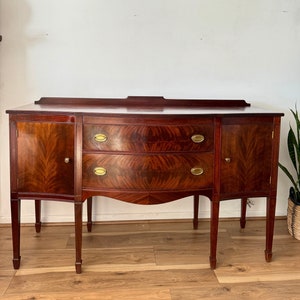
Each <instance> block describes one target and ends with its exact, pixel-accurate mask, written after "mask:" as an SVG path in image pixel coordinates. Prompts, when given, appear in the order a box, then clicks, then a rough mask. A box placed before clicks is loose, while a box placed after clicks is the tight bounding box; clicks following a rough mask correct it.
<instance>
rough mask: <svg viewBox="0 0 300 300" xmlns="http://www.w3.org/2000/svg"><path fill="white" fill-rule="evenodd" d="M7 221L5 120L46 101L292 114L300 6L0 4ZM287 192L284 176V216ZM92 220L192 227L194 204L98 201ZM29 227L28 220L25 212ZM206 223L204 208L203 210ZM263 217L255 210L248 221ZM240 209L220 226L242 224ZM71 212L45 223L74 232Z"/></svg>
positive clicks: (0, 189) (228, 209)
mask: <svg viewBox="0 0 300 300" xmlns="http://www.w3.org/2000/svg"><path fill="white" fill-rule="evenodd" d="M0 5H1V7H0V13H1V15H0V34H2V35H3V41H2V42H1V43H0V64H1V67H0V72H1V74H0V101H1V123H0V126H1V127H0V129H1V143H0V151H1V152H0V157H1V160H0V167H1V169H0V170H1V186H0V200H1V201H0V222H2V223H7V222H9V221H10V209H9V161H8V160H9V156H8V117H7V115H6V114H5V110H6V109H8V108H13V107H16V106H19V105H23V104H27V103H31V102H33V101H34V100H38V99H39V98H40V97H41V96H77V97H78V96H82V97H126V96H127V95H162V96H165V97H169V98H172V97H176V98H180V97H182V98H230V99H233V98H238V99H246V100H247V101H248V102H250V103H251V104H252V105H257V106H263V107H270V108H272V109H274V108H275V109H278V110H279V111H282V112H284V113H286V116H285V118H284V119H283V125H282V143H281V154H280V159H281V161H282V162H285V161H287V151H286V147H285V138H286V136H285V135H286V131H287V128H288V122H289V120H290V119H291V116H290V114H289V112H288V109H289V108H290V107H294V105H295V103H296V102H297V101H299V100H300V84H299V80H300V1H297V0H251V1H249V0H226V1H225V0H126V1H123V0H109V1H105V0H89V1H87V0H59V1H58V0H56V1H55V0H0ZM288 187H289V182H288V181H287V179H286V178H285V177H284V175H283V174H282V173H281V171H280V172H279V187H278V205H277V215H285V214H286V206H287V196H288ZM99 200H102V201H95V209H94V214H95V216H94V219H96V220H117V219H151V218H152V219H154V218H158V219H161V218H187V217H191V216H192V201H191V198H188V199H184V200H180V201H175V202H173V203H169V204H164V205H159V206H135V205H130V204H127V203H122V202H119V201H116V200H110V199H105V198H102V197H99ZM23 203H24V204H23V206H22V221H23V222H32V221H33V217H34V215H33V203H32V201H29V202H25V201H23ZM200 210H201V212H200V216H201V217H209V210H210V206H209V200H207V199H203V200H202V201H201V204H200ZM264 213H265V201H264V200H263V201H262V199H259V201H258V200H256V201H255V205H254V206H253V207H252V208H251V209H249V216H261V215H264ZM238 215H239V203H238V201H227V202H223V203H222V206H221V216H229V217H231V216H238ZM71 220H73V209H72V205H71V204H67V203H57V202H52V203H51V202H45V204H44V205H43V221H45V222H56V221H71Z"/></svg>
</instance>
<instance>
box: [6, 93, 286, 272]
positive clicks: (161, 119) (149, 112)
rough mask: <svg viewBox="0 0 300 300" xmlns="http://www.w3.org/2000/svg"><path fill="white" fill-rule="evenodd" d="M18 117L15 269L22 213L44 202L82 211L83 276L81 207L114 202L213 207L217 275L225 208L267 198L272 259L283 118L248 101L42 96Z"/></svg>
mask: <svg viewBox="0 0 300 300" xmlns="http://www.w3.org/2000/svg"><path fill="white" fill-rule="evenodd" d="M7 113H9V117H10V163H11V217H12V235H13V265H14V268H15V269H18V268H19V267H20V259H21V256H20V206H21V199H22V200H27V199H28V200H31V199H35V200H36V214H37V230H39V226H40V220H39V219H40V211H39V209H40V207H39V205H40V200H54V201H68V202H72V203H74V207H75V241H76V262H75V266H76V272H77V273H81V265H82V260H81V248H82V204H83V202H84V201H85V200H86V199H88V211H89V225H90V227H89V229H90V230H91V220H90V219H91V216H90V214H91V197H93V196H107V197H112V198H115V199H119V200H122V201H127V202H130V203H136V204H159V203H166V202H169V201H173V200H176V199H180V198H183V197H187V196H193V197H194V228H197V224H198V223H197V222H198V205H199V195H204V196H207V197H208V198H209V199H210V200H211V234H210V240H211V243H210V265H211V268H212V269H214V268H216V250H217V236H218V221H219V204H220V201H222V200H229V199H237V198H240V199H242V201H241V203H242V205H241V207H242V214H241V227H244V226H245V213H246V203H247V198H248V197H266V198H267V205H266V206H267V207H266V248H265V258H266V261H270V260H271V258H272V241H273V230H274V219H275V205H276V189H277V163H278V152H279V132H280V119H281V116H282V115H283V114H282V113H278V112H270V111H265V110H261V109H257V108H252V107H250V105H249V104H248V103H246V102H245V101H244V100H184V99H181V100H179V99H177V100H175V99H173V100H167V99H164V98H162V97H128V98H124V99H91V98H41V99H40V100H39V101H36V102H35V103H34V104H30V105H26V106H23V107H20V108H17V109H13V110H9V111H7Z"/></svg>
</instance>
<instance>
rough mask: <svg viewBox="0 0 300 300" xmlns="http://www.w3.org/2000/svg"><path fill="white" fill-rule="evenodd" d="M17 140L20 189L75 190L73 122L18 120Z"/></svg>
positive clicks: (58, 191) (34, 190)
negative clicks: (67, 161) (67, 159)
mask: <svg viewBox="0 0 300 300" xmlns="http://www.w3.org/2000/svg"><path fill="white" fill-rule="evenodd" d="M17 143H18V144H17V145H18V146H17V147H18V156H17V159H18V170H19V172H18V190H19V192H31V193H34V192H38V193H57V194H73V193H74V163H73V158H74V126H73V125H72V124H63V123H46V122H18V123H17ZM65 158H69V159H70V162H69V163H65Z"/></svg>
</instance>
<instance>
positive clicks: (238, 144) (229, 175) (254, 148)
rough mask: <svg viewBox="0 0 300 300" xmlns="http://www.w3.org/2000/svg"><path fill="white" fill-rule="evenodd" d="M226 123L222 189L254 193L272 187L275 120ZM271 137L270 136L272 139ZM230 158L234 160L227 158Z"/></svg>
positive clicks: (222, 157) (229, 192) (222, 155)
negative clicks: (251, 122)
mask: <svg viewBox="0 0 300 300" xmlns="http://www.w3.org/2000/svg"><path fill="white" fill-rule="evenodd" d="M256 121H257V124H242V125H235V124H234V125H223V126H222V153H221V159H222V161H221V192H222V193H223V194H237V193H241V192H242V193H245V194H248V197H250V195H251V194H255V193H257V192H263V191H267V190H268V189H269V188H270V176H271V168H272V157H271V155H270V153H272V130H273V123H272V120H271V122H269V123H261V124H259V120H256ZM268 137H269V138H268ZM226 158H229V159H230V162H227V161H226Z"/></svg>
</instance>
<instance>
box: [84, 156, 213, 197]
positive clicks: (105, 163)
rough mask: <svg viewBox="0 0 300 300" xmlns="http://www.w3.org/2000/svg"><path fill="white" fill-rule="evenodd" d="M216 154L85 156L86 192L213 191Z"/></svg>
mask: <svg viewBox="0 0 300 300" xmlns="http://www.w3.org/2000/svg"><path fill="white" fill-rule="evenodd" d="M212 182H213V154H212V153H202V154H195V153H194V154H187V155H183V154H165V155H155V154H150V155H143V154H135V155H129V154H128V155H126V154H84V155H83V188H84V189H121V190H141V189H147V190H172V191H176V190H187V189H188V190H192V189H201V188H208V187H212Z"/></svg>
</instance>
